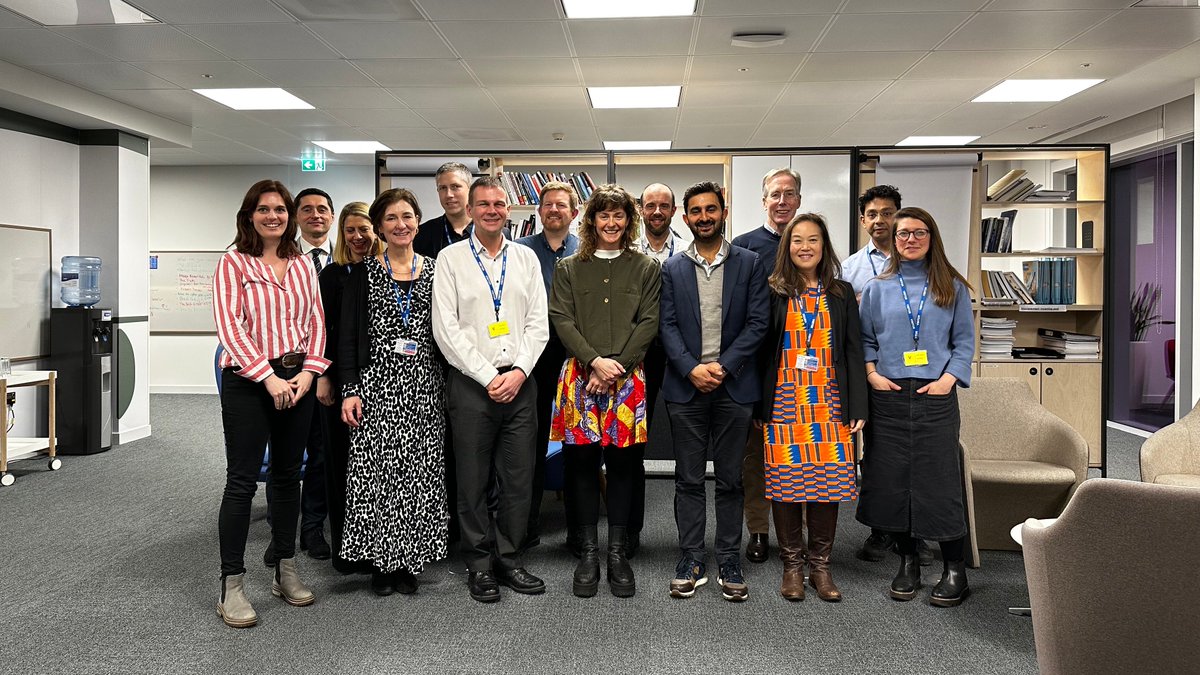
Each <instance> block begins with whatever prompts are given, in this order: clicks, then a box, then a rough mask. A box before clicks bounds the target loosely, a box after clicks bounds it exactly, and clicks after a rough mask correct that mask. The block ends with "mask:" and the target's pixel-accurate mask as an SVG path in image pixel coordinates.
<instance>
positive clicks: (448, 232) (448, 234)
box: [445, 220, 471, 246]
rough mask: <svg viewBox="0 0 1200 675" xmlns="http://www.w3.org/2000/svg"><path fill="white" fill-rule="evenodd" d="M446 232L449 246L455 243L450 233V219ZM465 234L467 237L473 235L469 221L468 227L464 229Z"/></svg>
mask: <svg viewBox="0 0 1200 675" xmlns="http://www.w3.org/2000/svg"><path fill="white" fill-rule="evenodd" d="M445 233H446V245H447V246H449V245H450V244H453V243H454V239H453V238H452V237H451V235H450V221H449V220H447V221H446V230H445ZM463 236H467V237H469V236H471V224H470V223H467V228H466V229H465V230H463ZM459 241H462V240H461V239H459Z"/></svg>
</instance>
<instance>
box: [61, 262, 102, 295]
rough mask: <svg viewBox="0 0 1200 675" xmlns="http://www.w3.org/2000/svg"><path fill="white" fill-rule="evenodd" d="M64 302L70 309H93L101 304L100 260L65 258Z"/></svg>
mask: <svg viewBox="0 0 1200 675" xmlns="http://www.w3.org/2000/svg"><path fill="white" fill-rule="evenodd" d="M62 301H63V302H64V303H65V304H67V305H68V306H70V307H91V306H92V305H94V304H96V303H97V302H100V259H99V258H94V257H90V256H80V255H68V256H63V259H62Z"/></svg>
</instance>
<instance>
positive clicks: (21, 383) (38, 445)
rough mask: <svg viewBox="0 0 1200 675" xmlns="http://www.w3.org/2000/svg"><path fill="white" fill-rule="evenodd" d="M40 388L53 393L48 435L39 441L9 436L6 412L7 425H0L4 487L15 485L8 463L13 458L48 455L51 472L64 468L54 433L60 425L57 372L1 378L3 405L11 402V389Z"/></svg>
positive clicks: (0, 466) (0, 467) (0, 471)
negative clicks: (56, 406)
mask: <svg viewBox="0 0 1200 675" xmlns="http://www.w3.org/2000/svg"><path fill="white" fill-rule="evenodd" d="M39 386H44V387H48V388H49V390H50V394H49V404H48V405H49V407H48V412H47V416H48V420H47V421H48V424H47V432H46V433H47V435H46V436H38V437H35V438H21V437H15V436H14V437H10V436H9V435H8V419H7V417H8V415H7V410H6V412H5V419H4V422H3V424H0V486H5V487H7V486H9V485H12V484H13V482H14V481H15V480H16V478H15V477H14V476H13V475H12V474H10V473H8V460H9V458H10V457H11V458H13V459H21V458H24V457H26V456H28V455H33V454H37V453H39V452H45V453H46V454H47V456H48V457H49V458H50V461H49V468H50V470H51V471H57V470H58V469H59V467H61V466H62V461H61V460H59V459H58V458H57V457H56V447H55V437H54V429H55V424H56V422H57V420H56V419H55V416H56V409H55V400H56V399H57V391H56V387H57V386H58V373H57V372H56V371H53V370H27V371H18V372H14V373H11V374H9V375H7V376H5V377H0V401H5V400H6V399H7V397H8V393H9V390H11V389H15V388H18V387H22V388H24V387H39Z"/></svg>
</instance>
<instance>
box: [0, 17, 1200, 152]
mask: <svg viewBox="0 0 1200 675" xmlns="http://www.w3.org/2000/svg"><path fill="white" fill-rule="evenodd" d="M1133 2H1134V0H804V1H801V0H698V9H697V13H696V16H693V17H685V18H648V19H621V20H567V19H566V18H565V17H564V15H563V11H562V7H561V5H560V3H559V2H558V0H491V1H489V2H481V1H478V0H203V1H201V0H131V3H130V4H133V5H135V6H136V7H137V8H138V9H140V10H142V11H144V12H146V13H147V14H150V15H152V16H154V17H156V18H158V19H160V20H161V21H162V22H163V24H162V25H147V26H77V27H60V28H45V27H41V26H39V25H37V24H35V23H33V22H31V21H28V20H26V19H24V18H23V17H20V16H18V15H16V14H13V13H11V12H8V11H7V10H3V9H0V61H4V62H7V64H0V72H3V73H4V74H5V75H6V77H5V78H4V79H2V80H0V106H3V107H8V108H12V109H15V110H18V111H21V112H26V113H29V114H35V115H37V116H40V117H44V118H48V119H52V120H53V121H59V122H62V123H64V124H70V125H72V126H75V127H80V128H112V127H118V128H125V129H128V130H130V131H133V132H135V133H140V134H144V135H148V136H151V139H152V142H151V162H152V163H154V164H278V163H290V162H292V161H295V160H296V159H298V158H299V157H301V156H304V155H310V154H312V153H314V152H321V151H320V150H319V149H318V148H316V147H315V146H313V145H312V143H311V142H312V141H317V140H377V141H380V142H382V143H384V144H386V145H388V146H390V147H392V148H393V149H397V150H403V149H411V150H437V151H453V150H468V151H486V150H493V149H495V150H521V149H528V150H544V149H584V150H587V149H592V150H599V149H601V148H602V142H603V141H605V140H660V139H670V140H672V141H674V143H675V147H676V148H681V149H683V148H694V149H698V148H705V147H755V146H758V147H776V146H811V145H850V144H891V143H894V142H896V141H899V140H900V139H902V138H903V137H905V136H907V135H909V134H928V135H944V134H980V135H981V136H982V138H980V140H979V141H978V142H979V143H989V142H992V143H1026V142H1032V141H1036V140H1039V139H1044V138H1047V137H1052V136H1053V135H1055V134H1058V133H1059V132H1063V131H1065V130H1068V129H1073V128H1075V127H1077V126H1078V125H1080V124H1081V123H1084V122H1087V121H1088V120H1096V118H1099V117H1103V118H1104V119H1103V120H1097V121H1094V122H1092V124H1093V125H1095V124H1102V123H1105V122H1108V121H1113V120H1116V119H1119V118H1121V117H1124V116H1127V115H1130V114H1133V113H1136V112H1140V111H1142V110H1145V109H1147V108H1150V107H1153V106H1155V105H1158V104H1161V103H1166V102H1168V101H1171V100H1175V99H1177V98H1180V97H1182V96H1186V95H1187V94H1189V93H1190V92H1191V91H1193V86H1194V85H1193V82H1194V80H1195V79H1196V78H1200V9H1184V8H1137V9H1131V8H1129V5H1131V4H1133ZM764 30H782V31H785V32H786V34H787V40H786V41H785V43H784V44H783V45H780V46H775V47H767V48H762V49H744V48H739V47H734V46H732V45H731V44H730V37H731V35H732V33H734V32H742V31H764ZM1083 64H1088V65H1086V66H1085V65H1083ZM13 74H16V75H20V77H13V76H11V75H13ZM1008 77H1033V78H1068V77H1099V78H1105V79H1106V81H1105V82H1104V83H1102V84H1101V85H1099V86H1097V87H1094V88H1092V89H1089V90H1087V91H1085V92H1083V93H1082V94H1079V95H1077V96H1075V97H1072V98H1071V99H1068V100H1067V101H1064V102H1061V103H1057V104H1054V103H1047V104H1040V103H1034V104H1028V103H1023V104H1004V103H993V104H983V103H970V100H971V99H972V98H973V97H975V96H976V95H978V94H979V93H981V92H983V91H985V90H987V89H988V88H990V87H991V86H992V85H994V84H996V83H998V82H1000V81H1002V80H1004V79H1005V78H1008ZM45 78H50V79H49V80H48V79H45ZM632 84H646V85H663V84H680V85H683V96H682V104H681V107H680V108H679V109H670V110H592V109H591V107H590V106H589V105H588V99H587V95H586V93H585V91H584V87H585V86H588V85H632ZM267 86H280V87H284V88H286V89H288V90H290V91H291V92H292V93H294V94H296V95H297V96H300V97H301V98H303V99H305V100H307V101H308V102H309V103H311V104H313V105H314V106H316V108H317V109H316V110H313V111H278V112H269V111H267V112H236V111H232V110H229V109H227V108H225V107H223V106H221V105H219V104H216V103H213V102H211V101H209V100H208V99H205V98H203V97H201V96H199V95H198V94H195V93H193V92H192V91H190V89H192V88H201V87H208V88H225V87H267ZM1084 128H1086V127H1084ZM1079 130H1080V129H1075V130H1074V131H1072V132H1071V133H1078V131H1079ZM555 134H562V135H563V136H564V140H562V141H555V140H554V135H555ZM328 158H329V161H330V162H334V163H357V164H362V163H369V162H370V161H371V158H370V157H369V156H353V155H333V154H329V155H328Z"/></svg>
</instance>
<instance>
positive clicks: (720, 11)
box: [702, 0, 842, 16]
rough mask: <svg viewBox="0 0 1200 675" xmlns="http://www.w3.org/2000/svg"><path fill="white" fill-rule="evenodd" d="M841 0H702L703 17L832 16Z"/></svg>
mask: <svg viewBox="0 0 1200 675" xmlns="http://www.w3.org/2000/svg"><path fill="white" fill-rule="evenodd" d="M841 4H842V0H805V1H804V2H796V0H758V1H757V2H746V1H745V0H704V11H703V13H702V15H703V16H779V15H782V14H832V13H833V12H834V11H836V10H837V8H838V7H839V6H840V5H841Z"/></svg>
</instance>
